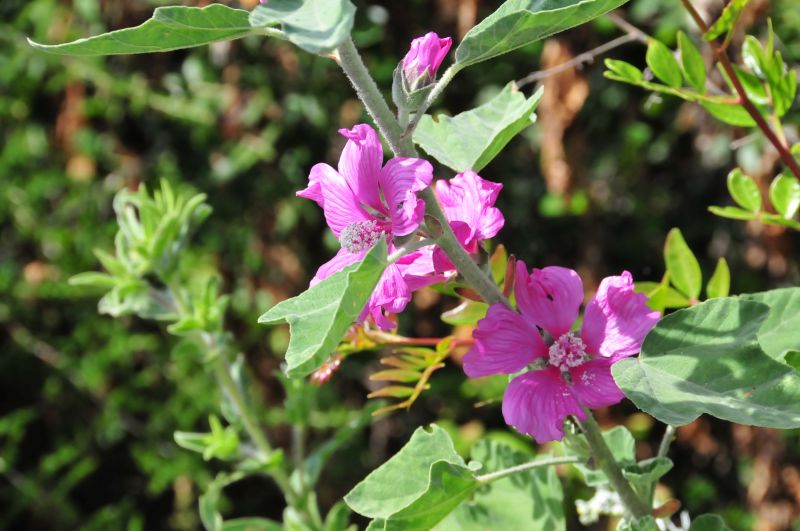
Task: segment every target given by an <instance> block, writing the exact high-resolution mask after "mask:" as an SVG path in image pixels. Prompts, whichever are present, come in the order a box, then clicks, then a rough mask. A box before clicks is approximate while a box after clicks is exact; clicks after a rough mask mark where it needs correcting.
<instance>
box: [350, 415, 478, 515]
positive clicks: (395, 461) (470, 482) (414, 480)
mask: <svg viewBox="0 0 800 531" xmlns="http://www.w3.org/2000/svg"><path fill="white" fill-rule="evenodd" d="M478 485H479V483H478V481H477V480H475V478H474V474H473V472H472V471H471V470H470V469H469V468H468V467H467V466H466V464H465V463H464V460H463V459H462V458H461V456H459V455H458V453H457V452H456V450H455V447H454V446H453V441H452V439H450V436H449V435H448V434H447V432H446V431H444V430H443V429H442V428H440V427H438V426H436V425H435V424H433V425H431V428H430V431H426V430H425V429H424V428H418V429H417V430H416V431H415V432H414V434H413V435H412V436H411V440H409V441H408V443H407V444H406V445H405V446H403V448H401V449H400V451H399V452H397V453H396V454H395V455H394V456H392V457H391V458H390V459H389V460H388V461H386V462H385V463H384V464H383V465H381V466H380V467H378V468H377V469H375V470H374V471H372V472H371V473H370V474H369V475H368V476H367V477H366V478H364V480H363V481H361V482H360V483H359V484H358V485H356V486H355V487H354V488H353V490H351V491H350V492H349V493H348V494H347V495H346V496H345V497H344V501H345V503H347V505H348V506H349V507H350V508H351V509H352V510H353V511H355V512H357V513H359V514H361V515H363V516H367V517H369V518H374V519H378V520H381V521H382V522H379V523H375V524H371V525H370V529H372V528H375V529H430V528H431V527H433V526H434V525H435V524H437V523H438V522H439V521H440V520H441V519H443V518H444V517H445V516H446V515H447V513H449V512H450V511H451V510H452V509H453V508H455V507H456V506H457V505H458V504H459V503H461V501H463V500H464V499H465V498H466V497H468V496H469V495H471V494H472V492H473V491H474V490H475V489H476V488H477V487H478ZM381 524H382V525H381Z"/></svg>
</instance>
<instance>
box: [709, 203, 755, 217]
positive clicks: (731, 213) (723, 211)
mask: <svg viewBox="0 0 800 531" xmlns="http://www.w3.org/2000/svg"><path fill="white" fill-rule="evenodd" d="M708 210H709V212H711V213H712V214H714V215H716V216H720V217H723V218H728V219H738V220H742V221H749V220H751V219H756V218H757V217H758V215H757V214H753V213H752V212H748V211H747V210H742V209H741V208H738V207H731V206H726V207H720V206H710V207H708Z"/></svg>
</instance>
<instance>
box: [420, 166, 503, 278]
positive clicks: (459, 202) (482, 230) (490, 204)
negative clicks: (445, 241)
mask: <svg viewBox="0 0 800 531" xmlns="http://www.w3.org/2000/svg"><path fill="white" fill-rule="evenodd" d="M435 186H436V195H437V196H438V197H439V202H440V203H441V204H442V208H443V209H444V213H445V215H446V216H447V220H448V221H449V222H450V226H451V227H452V228H453V232H454V233H455V235H456V238H457V239H458V241H459V242H460V243H461V245H462V246H463V247H464V249H466V250H467V252H469V253H476V252H478V244H479V243H480V242H482V241H483V240H488V239H489V238H492V237H494V236H495V235H496V234H497V233H498V232H499V231H500V229H501V228H503V224H505V218H503V213H502V212H500V210H498V209H497V208H495V207H494V203H495V201H497V195H498V194H499V193H500V190H501V189H502V188H503V185H502V184H500V183H494V182H492V181H487V180H485V179H482V178H481V177H480V176H479V175H478V174H477V173H475V172H474V171H472V170H467V171H465V172H462V173H459V174H458V175H456V176H455V177H453V178H452V179H450V180H449V181H437V182H436V184H435ZM433 264H434V266H435V267H436V270H437V271H451V270H453V269H455V267H454V266H453V264H452V262H450V259H448V258H447V255H446V254H445V253H444V251H442V250H441V249H439V248H438V247H437V248H436V250H435V251H434V254H433Z"/></svg>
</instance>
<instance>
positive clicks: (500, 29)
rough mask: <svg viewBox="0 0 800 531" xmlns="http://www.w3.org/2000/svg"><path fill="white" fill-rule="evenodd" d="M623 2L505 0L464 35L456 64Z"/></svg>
mask: <svg viewBox="0 0 800 531" xmlns="http://www.w3.org/2000/svg"><path fill="white" fill-rule="evenodd" d="M626 1H627V0H560V1H558V2H542V1H541V0H507V1H506V2H504V3H503V5H501V6H500V7H499V8H498V9H497V10H496V11H495V12H494V13H492V14H491V15H489V16H488V17H486V18H485V19H483V20H482V21H481V22H480V23H479V24H478V25H477V26H475V27H473V28H472V29H471V30H469V31H468V32H467V34H466V35H465V36H464V39H463V40H462V41H461V44H460V45H459V47H458V49H457V50H456V64H457V65H459V66H460V67H465V66H469V65H472V64H475V63H478V62H480V61H485V60H487V59H491V58H492V57H497V56H498V55H501V54H504V53H508V52H510V51H512V50H516V49H517V48H520V47H522V46H525V45H527V44H531V43H534V42H537V41H540V40H542V39H545V38H547V37H549V36H551V35H554V34H556V33H559V32H561V31H564V30H566V29H569V28H572V27H574V26H579V25H581V24H583V23H585V22H588V21H590V20H592V19H594V18H597V17H599V16H601V15H604V14H605V13H608V12H609V11H611V10H613V9H616V8H618V7H619V6H621V5H622V4H624V3H625V2H626Z"/></svg>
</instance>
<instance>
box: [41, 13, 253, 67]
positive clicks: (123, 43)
mask: <svg viewBox="0 0 800 531" xmlns="http://www.w3.org/2000/svg"><path fill="white" fill-rule="evenodd" d="M250 33H253V28H251V27H250V23H249V22H248V13H247V11H243V10H241V9H232V8H230V7H227V6H225V5H222V4H211V5H208V6H206V7H202V8H199V7H182V6H170V7H159V8H156V10H155V12H154V13H153V17H152V18H151V19H149V20H148V21H146V22H145V23H144V24H142V25H140V26H136V27H135V28H125V29H121V30H117V31H112V32H109V33H104V34H102V35H97V36H94V37H88V38H86V39H79V40H77V41H73V42H68V43H65V44H51V45H47V44H39V43H36V42H33V41H31V40H29V41H28V42H29V43H30V45H31V46H33V47H34V48H38V49H40V50H43V51H45V52H49V53H55V54H59V55H119V54H134V53H148V52H167V51H170V50H178V49H181V48H192V47H194V46H203V45H205V44H209V43H212V42H217V41H230V40H233V39H240V38H242V37H244V36H245V35H249V34H250Z"/></svg>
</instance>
